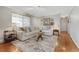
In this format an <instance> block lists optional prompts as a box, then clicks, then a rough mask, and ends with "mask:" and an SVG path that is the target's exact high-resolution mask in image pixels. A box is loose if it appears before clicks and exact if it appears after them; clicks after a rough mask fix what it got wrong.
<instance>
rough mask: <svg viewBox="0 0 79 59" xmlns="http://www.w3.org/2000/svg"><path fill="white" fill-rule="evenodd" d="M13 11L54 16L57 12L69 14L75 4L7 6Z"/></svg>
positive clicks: (39, 15)
mask: <svg viewBox="0 0 79 59" xmlns="http://www.w3.org/2000/svg"><path fill="white" fill-rule="evenodd" d="M7 7H8V8H10V9H11V11H13V12H17V13H20V14H23V15H26V14H30V15H32V16H36V17H41V16H53V15H56V14H61V15H69V13H70V12H71V10H72V8H73V6H7Z"/></svg>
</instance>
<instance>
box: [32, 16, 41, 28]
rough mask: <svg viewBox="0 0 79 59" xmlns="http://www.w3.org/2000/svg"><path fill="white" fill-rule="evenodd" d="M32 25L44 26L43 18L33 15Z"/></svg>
mask: <svg viewBox="0 0 79 59" xmlns="http://www.w3.org/2000/svg"><path fill="white" fill-rule="evenodd" d="M31 23H32V24H31V25H32V27H39V28H40V27H41V26H42V24H41V19H40V18H38V17H32V18H31Z"/></svg>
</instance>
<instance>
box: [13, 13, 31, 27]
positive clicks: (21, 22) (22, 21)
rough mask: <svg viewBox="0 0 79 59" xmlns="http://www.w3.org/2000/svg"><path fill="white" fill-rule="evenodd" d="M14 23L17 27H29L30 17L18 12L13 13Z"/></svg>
mask: <svg viewBox="0 0 79 59" xmlns="http://www.w3.org/2000/svg"><path fill="white" fill-rule="evenodd" d="M12 23H13V24H15V25H16V26H17V27H25V26H27V27H29V26H30V18H29V17H26V16H22V15H18V14H13V13H12Z"/></svg>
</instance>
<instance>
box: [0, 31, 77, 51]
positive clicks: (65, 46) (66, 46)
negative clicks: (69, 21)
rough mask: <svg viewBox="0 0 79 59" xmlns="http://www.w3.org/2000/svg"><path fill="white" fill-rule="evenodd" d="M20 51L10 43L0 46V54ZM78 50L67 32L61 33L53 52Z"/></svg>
mask: <svg viewBox="0 0 79 59" xmlns="http://www.w3.org/2000/svg"><path fill="white" fill-rule="evenodd" d="M19 51H20V49H18V48H16V47H15V46H14V45H12V44H11V43H4V44H0V52H19ZM77 51H79V49H78V48H77V46H76V45H75V44H74V42H73V41H72V39H71V38H70V35H69V34H68V33H67V32H61V33H60V36H59V37H58V40H57V45H56V47H55V52H77Z"/></svg>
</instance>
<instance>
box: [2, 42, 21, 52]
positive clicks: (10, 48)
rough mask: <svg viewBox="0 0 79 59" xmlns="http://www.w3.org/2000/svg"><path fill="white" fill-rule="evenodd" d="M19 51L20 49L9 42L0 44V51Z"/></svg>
mask: <svg viewBox="0 0 79 59" xmlns="http://www.w3.org/2000/svg"><path fill="white" fill-rule="evenodd" d="M19 51H20V50H19V49H18V48H16V47H15V46H14V45H12V44H11V43H3V44H0V52H19Z"/></svg>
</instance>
